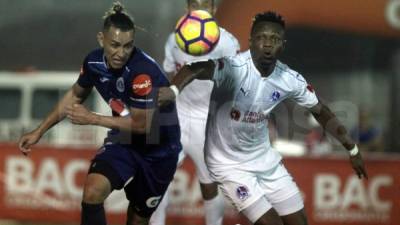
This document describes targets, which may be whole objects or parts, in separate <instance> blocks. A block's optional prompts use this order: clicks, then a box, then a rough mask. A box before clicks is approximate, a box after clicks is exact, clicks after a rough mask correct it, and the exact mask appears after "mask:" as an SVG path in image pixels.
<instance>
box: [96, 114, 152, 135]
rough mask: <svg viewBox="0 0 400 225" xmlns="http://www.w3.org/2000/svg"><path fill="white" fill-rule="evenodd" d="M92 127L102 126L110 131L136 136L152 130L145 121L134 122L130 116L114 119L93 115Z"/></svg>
mask: <svg viewBox="0 0 400 225" xmlns="http://www.w3.org/2000/svg"><path fill="white" fill-rule="evenodd" d="M91 124H92V125H96V126H102V127H106V128H109V129H117V130H122V131H128V132H132V133H136V134H146V133H148V131H149V130H150V128H148V127H147V126H146V122H144V121H140V122H137V121H134V120H132V118H131V117H130V116H124V117H112V116H103V115H98V114H93V120H92V122H91Z"/></svg>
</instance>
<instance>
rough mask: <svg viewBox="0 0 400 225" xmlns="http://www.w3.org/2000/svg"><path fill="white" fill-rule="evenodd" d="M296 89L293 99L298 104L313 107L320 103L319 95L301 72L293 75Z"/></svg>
mask: <svg viewBox="0 0 400 225" xmlns="http://www.w3.org/2000/svg"><path fill="white" fill-rule="evenodd" d="M293 79H294V81H293V84H294V91H293V99H294V100H295V101H296V102H297V104H299V105H301V106H304V107H306V108H311V107H313V106H315V105H316V104H317V103H318V98H317V95H316V94H315V90H314V88H313V87H312V86H311V85H310V84H308V83H307V81H306V80H305V79H304V77H303V76H302V75H301V74H297V75H296V77H293Z"/></svg>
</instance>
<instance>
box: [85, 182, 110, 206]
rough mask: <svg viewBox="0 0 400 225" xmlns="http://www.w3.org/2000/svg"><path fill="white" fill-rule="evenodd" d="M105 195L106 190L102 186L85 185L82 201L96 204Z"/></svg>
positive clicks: (103, 198)
mask: <svg viewBox="0 0 400 225" xmlns="http://www.w3.org/2000/svg"><path fill="white" fill-rule="evenodd" d="M106 197H107V192H106V191H105V190H104V189H103V188H99V187H95V186H87V187H85V189H84V191H83V202H86V203H91V204H97V203H102V202H104V200H105V199H106Z"/></svg>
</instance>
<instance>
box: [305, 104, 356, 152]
mask: <svg viewBox="0 0 400 225" xmlns="http://www.w3.org/2000/svg"><path fill="white" fill-rule="evenodd" d="M312 114H313V116H314V117H315V119H316V120H317V121H318V122H319V123H320V124H321V126H322V127H323V128H324V129H325V130H326V131H327V132H328V133H329V134H331V135H332V136H333V137H335V138H336V139H337V140H338V141H339V142H340V143H341V144H342V145H343V146H344V147H345V148H346V149H347V150H351V149H353V148H354V144H355V143H354V142H353V140H352V139H351V138H350V136H349V135H348V132H347V129H346V128H345V127H344V126H343V124H342V123H341V122H340V121H339V120H338V119H337V117H336V116H335V114H334V113H333V112H332V111H331V110H330V109H329V108H328V107H327V106H326V105H324V104H322V103H318V105H317V107H314V108H313V110H312Z"/></svg>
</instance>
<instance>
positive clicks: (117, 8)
mask: <svg viewBox="0 0 400 225" xmlns="http://www.w3.org/2000/svg"><path fill="white" fill-rule="evenodd" d="M103 18H104V23H103V30H108V29H110V27H111V26H113V27H116V28H119V29H121V30H122V31H129V30H135V23H134V22H133V19H132V17H131V16H130V15H129V14H128V13H127V12H125V11H124V6H123V5H122V4H121V3H120V2H114V3H113V5H112V6H111V8H110V10H109V11H107V12H106V14H105V16H104V17H103Z"/></svg>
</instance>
